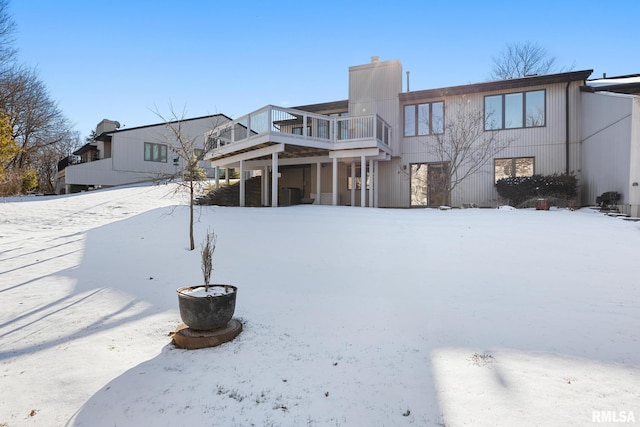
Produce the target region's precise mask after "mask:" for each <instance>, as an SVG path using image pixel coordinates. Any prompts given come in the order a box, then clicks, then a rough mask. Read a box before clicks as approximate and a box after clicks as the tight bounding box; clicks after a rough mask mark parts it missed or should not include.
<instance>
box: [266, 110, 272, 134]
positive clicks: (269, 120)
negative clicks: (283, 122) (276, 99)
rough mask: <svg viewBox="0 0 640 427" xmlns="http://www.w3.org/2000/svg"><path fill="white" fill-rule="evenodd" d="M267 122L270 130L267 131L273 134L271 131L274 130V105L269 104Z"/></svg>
mask: <svg viewBox="0 0 640 427" xmlns="http://www.w3.org/2000/svg"><path fill="white" fill-rule="evenodd" d="M267 123H268V126H269V130H268V131H267V132H269V135H271V132H272V131H273V107H272V106H271V105H269V107H268V109H267Z"/></svg>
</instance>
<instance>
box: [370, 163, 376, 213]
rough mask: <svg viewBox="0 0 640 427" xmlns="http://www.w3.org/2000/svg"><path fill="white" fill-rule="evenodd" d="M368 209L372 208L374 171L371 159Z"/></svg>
mask: <svg viewBox="0 0 640 427" xmlns="http://www.w3.org/2000/svg"><path fill="white" fill-rule="evenodd" d="M369 181H370V182H369V207H370V208H372V207H373V191H374V188H375V170H374V169H373V159H371V160H369Z"/></svg>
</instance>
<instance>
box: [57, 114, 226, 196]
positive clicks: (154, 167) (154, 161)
mask: <svg viewBox="0 0 640 427" xmlns="http://www.w3.org/2000/svg"><path fill="white" fill-rule="evenodd" d="M230 120H231V119H229V118H228V117H226V116H224V115H222V114H216V115H210V116H204V117H197V118H191V119H185V120H182V121H181V122H182V123H181V125H182V129H183V131H184V135H189V136H193V137H195V138H196V141H195V143H194V145H195V146H196V147H201V148H203V144H204V135H205V133H206V132H207V131H209V130H211V128H213V127H216V126H219V125H220V124H222V123H226V122H228V121H230ZM95 135H96V136H95V139H94V140H93V141H91V142H88V143H86V144H85V145H83V146H82V147H80V148H79V149H78V150H76V151H75V152H74V153H73V155H72V156H70V157H67V158H65V159H63V160H62V161H61V162H60V163H59V164H58V175H57V185H56V190H57V191H56V192H57V193H73V192H78V191H82V190H87V189H92V188H100V187H111V186H116V185H124V184H132V183H137V182H145V181H153V180H155V179H161V178H166V177H167V176H171V175H175V174H178V173H179V172H180V171H181V170H182V168H183V164H182V163H183V161H182V159H180V158H179V157H178V156H177V155H176V154H175V153H174V152H173V151H172V150H171V146H172V145H173V146H176V145H177V141H176V139H175V137H174V135H173V134H172V133H171V131H170V129H169V128H168V127H167V123H158V124H154V125H148V126H140V127H133V128H127V129H120V124H119V123H118V122H116V121H113V120H106V119H105V120H102V121H101V122H100V123H99V124H98V125H97V127H96V132H95ZM201 166H202V167H203V169H205V172H206V173H207V175H209V176H213V172H212V171H211V166H210V164H209V163H208V162H201Z"/></svg>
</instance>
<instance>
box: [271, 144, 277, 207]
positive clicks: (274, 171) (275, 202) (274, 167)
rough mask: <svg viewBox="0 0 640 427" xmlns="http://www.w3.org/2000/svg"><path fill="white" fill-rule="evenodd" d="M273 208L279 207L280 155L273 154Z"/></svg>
mask: <svg viewBox="0 0 640 427" xmlns="http://www.w3.org/2000/svg"><path fill="white" fill-rule="evenodd" d="M271 207H272V208H277V207H278V153H273V154H271Z"/></svg>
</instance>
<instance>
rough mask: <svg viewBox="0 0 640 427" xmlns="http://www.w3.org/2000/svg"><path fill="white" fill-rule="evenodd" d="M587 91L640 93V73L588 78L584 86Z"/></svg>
mask: <svg viewBox="0 0 640 427" xmlns="http://www.w3.org/2000/svg"><path fill="white" fill-rule="evenodd" d="M583 90H584V91H587V92H601V91H606V92H616V93H626V94H640V74H629V75H626V76H616V77H602V78H600V79H593V80H587V82H586V86H585V87H584V88H583Z"/></svg>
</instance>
